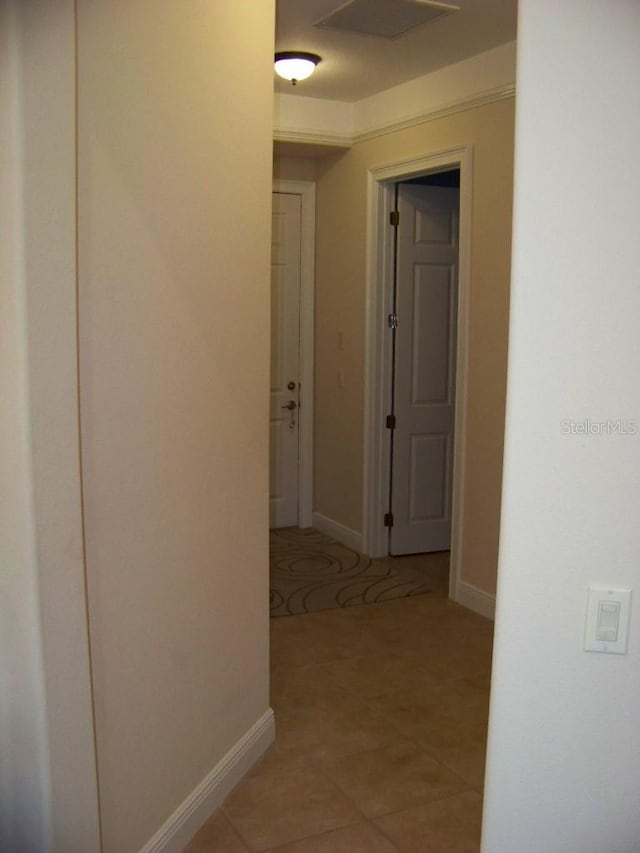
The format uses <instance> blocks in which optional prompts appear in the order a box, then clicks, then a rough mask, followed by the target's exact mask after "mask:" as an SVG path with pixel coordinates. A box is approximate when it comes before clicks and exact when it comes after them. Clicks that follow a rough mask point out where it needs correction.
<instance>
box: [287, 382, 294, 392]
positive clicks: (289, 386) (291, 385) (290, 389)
mask: <svg viewBox="0 0 640 853" xmlns="http://www.w3.org/2000/svg"><path fill="white" fill-rule="evenodd" d="M287 388H288V389H289V391H295V390H296V383H295V382H294V381H293V380H292V381H291V382H287Z"/></svg>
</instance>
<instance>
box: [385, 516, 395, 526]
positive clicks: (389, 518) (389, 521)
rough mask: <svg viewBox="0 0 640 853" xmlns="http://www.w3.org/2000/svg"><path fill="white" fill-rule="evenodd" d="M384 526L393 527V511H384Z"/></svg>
mask: <svg viewBox="0 0 640 853" xmlns="http://www.w3.org/2000/svg"><path fill="white" fill-rule="evenodd" d="M384 526H385V527H393V513H392V512H385V514H384Z"/></svg>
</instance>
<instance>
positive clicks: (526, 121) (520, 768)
mask: <svg viewBox="0 0 640 853" xmlns="http://www.w3.org/2000/svg"><path fill="white" fill-rule="evenodd" d="M612 12H613V9H612V8H610V7H608V6H607V7H606V8H605V7H603V6H602V5H601V4H598V3H584V2H582V0H568V2H566V3H553V2H543V3H540V2H539V0H520V26H519V38H520V42H519V68H518V80H519V89H518V114H517V124H516V126H517V130H516V171H515V184H516V196H515V208H514V256H513V288H512V308H511V343H510V352H509V379H508V405H507V419H506V447H505V469H504V471H505V476H504V497H503V510H502V536H501V545H500V568H499V587H498V598H497V604H498V608H497V619H496V652H495V660H494V669H493V690H492V704H491V722H490V738H489V753H488V769H487V784H486V789H485V795H486V798H485V803H486V805H485V820H484V841H483V851H484V853H503V851H504V850H518V851H520V853H539V851H540V850H545V851H549V853H574V851H577V850H579V851H581V853H596V851H600V850H611V851H616V853H633V851H637V850H638V839H640V810H639V809H638V792H639V791H640V763H639V762H638V754H639V753H640V727H639V726H638V707H640V660H639V658H640V645H639V643H640V637H639V629H640V619H639V618H638V613H639V608H638V595H639V593H640V529H639V527H638V506H639V505H640V433H638V432H637V429H636V431H635V432H633V434H626V435H625V434H619V433H618V434H616V433H610V434H607V432H606V426H605V427H604V428H602V429H600V428H599V427H596V426H594V425H595V424H599V423H605V425H606V423H607V421H612V422H613V423H615V422H616V421H617V420H618V419H622V422H624V421H625V420H627V421H628V422H632V424H633V425H635V427H636V428H637V426H638V425H639V424H640V384H639V383H638V374H639V371H640V337H639V336H638V316H640V288H639V287H638V284H639V281H638V271H639V270H640V243H639V242H638V235H637V227H638V199H639V198H640V163H639V162H638V156H637V153H638V150H639V149H640V96H639V94H638V93H639V92H640V67H639V66H638V61H637V45H638V40H639V38H640V6H638V4H637V3H635V2H620V3H617V4H615V13H613V14H612ZM549 33H554V34H555V37H554V38H553V39H551V38H549ZM594 68H597V69H598V73H597V74H594V73H593V69H594ZM585 80H588V81H589V85H588V86H585ZM612 164H615V169H616V173H617V174H620V175H624V180H623V181H611V170H610V168H607V167H608V166H611V165H612ZM563 421H564V423H563ZM572 421H573V422H574V423H573V425H572ZM589 421H590V422H591V426H589V424H588V423H587V422H589ZM580 425H581V426H580ZM628 425H629V424H628ZM572 430H573V431H572ZM580 430H582V433H580ZM590 583H599V584H605V585H611V586H623V587H624V586H626V587H631V588H632V589H633V596H634V600H633V602H632V618H631V625H630V632H629V648H628V654H627V655H625V656H617V655H603V654H597V653H587V652H584V651H583V650H582V644H583V629H584V617H585V604H586V594H587V585H588V584H590Z"/></svg>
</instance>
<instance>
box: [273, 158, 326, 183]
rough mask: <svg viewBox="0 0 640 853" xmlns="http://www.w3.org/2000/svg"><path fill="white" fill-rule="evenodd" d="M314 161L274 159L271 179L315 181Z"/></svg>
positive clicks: (307, 159) (315, 168) (310, 159)
mask: <svg viewBox="0 0 640 853" xmlns="http://www.w3.org/2000/svg"><path fill="white" fill-rule="evenodd" d="M316 172H317V165H316V161H315V160H314V159H312V158H309V157H274V158H273V177H274V179H275V180H279V179H280V180H287V181H315V179H316Z"/></svg>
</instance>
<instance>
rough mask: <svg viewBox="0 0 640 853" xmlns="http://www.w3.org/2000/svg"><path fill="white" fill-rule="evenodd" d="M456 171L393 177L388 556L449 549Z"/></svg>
mask: <svg viewBox="0 0 640 853" xmlns="http://www.w3.org/2000/svg"><path fill="white" fill-rule="evenodd" d="M459 187H460V171H459V170H458V169H451V170H448V171H446V172H436V173H433V174H428V175H425V176H423V177H419V178H414V179H412V180H408V181H401V182H398V183H397V184H396V186H395V210H394V211H393V213H392V215H391V218H392V227H393V254H394V264H393V282H392V287H391V298H392V313H391V314H390V315H389V318H388V326H389V335H390V336H391V369H390V370H391V394H390V404H391V410H390V414H389V415H388V416H387V419H386V423H385V426H386V427H387V429H389V432H390V435H389V444H390V453H389V456H390V472H389V509H388V512H387V513H386V514H385V526H386V527H387V529H388V531H389V541H388V551H389V554H391V555H394V556H401V555H406V554H432V553H433V552H448V551H449V549H450V547H451V490H452V485H453V445H454V415H455V366H456V332H457V311H458V308H457V289H458V288H457V284H458V272H457V270H458V231H459V229H458V220H459V207H460V204H459V201H460V198H459V196H460V192H459Z"/></svg>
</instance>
